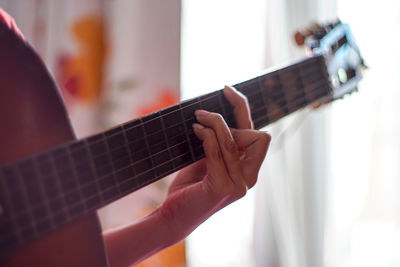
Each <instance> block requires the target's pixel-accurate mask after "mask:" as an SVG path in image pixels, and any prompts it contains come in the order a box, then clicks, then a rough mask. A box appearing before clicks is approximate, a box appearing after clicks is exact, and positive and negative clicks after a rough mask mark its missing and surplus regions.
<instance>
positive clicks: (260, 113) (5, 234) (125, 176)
mask: <svg viewBox="0 0 400 267" xmlns="http://www.w3.org/2000/svg"><path fill="white" fill-rule="evenodd" d="M234 86H235V87H236V88H237V89H238V90H239V91H241V92H242V93H243V94H244V95H246V96H247V98H248V100H249V105H250V109H251V115H252V118H253V121H254V124H255V127H256V128H257V129H259V128H261V127H263V126H265V125H268V124H270V123H272V122H274V121H276V120H279V119H280V118H282V117H284V116H286V115H288V114H290V113H292V112H294V111H296V110H298V109H301V108H303V107H305V106H307V105H308V104H310V103H313V102H315V101H317V100H318V99H321V98H322V97H325V96H328V95H330V94H331V86H330V82H329V79H328V74H327V71H326V65H325V60H324V57H323V56H316V57H311V58H307V59H304V60H302V61H299V62H297V63H295V64H291V65H290V66H287V67H284V68H281V69H279V70H276V71H273V72H269V73H267V74H264V75H261V76H259V77H256V78H254V79H251V80H248V81H246V82H243V83H239V84H236V85H234ZM197 109H206V110H209V111H213V112H218V113H220V114H222V115H223V117H224V118H225V120H226V122H227V124H228V125H229V126H231V127H234V126H235V120H234V116H233V111H232V107H231V105H230V104H229V103H228V101H227V100H226V99H225V98H224V96H223V93H222V90H219V91H215V92H213V93H210V94H206V95H204V96H200V97H197V98H194V99H190V100H187V101H184V102H181V103H179V104H177V105H174V106H171V107H168V108H166V109H163V110H160V111H158V112H155V113H152V114H149V115H147V116H144V117H141V118H139V119H135V120H133V121H130V122H127V123H125V124H122V125H119V126H117V127H115V128H113V129H110V130H107V131H105V132H103V133H99V134H96V135H94V136H91V137H88V138H84V139H81V140H77V141H74V142H71V143H68V144H64V145H61V146H58V147H55V148H53V149H51V150H49V151H45V152H42V153H40V154H37V155H33V156H31V157H29V158H26V159H23V160H21V161H19V162H17V163H13V164H10V165H7V166H4V167H2V168H1V169H0V232H1V235H0V253H1V252H4V251H6V250H12V249H14V248H16V247H19V246H21V245H23V244H26V243H27V242H30V241H33V240H36V239H38V238H40V237H41V236H43V235H44V234H45V233H47V232H50V231H52V230H54V229H57V228H59V227H61V226H62V225H65V224H66V223H68V222H70V221H72V220H73V219H74V218H76V217H78V216H81V215H83V214H86V213H88V212H92V211H94V210H96V209H98V208H100V207H103V206H105V205H107V204H108V203H110V202H112V201H114V200H116V199H118V198H121V197H123V196H125V195H127V194H129V193H131V192H133V191H135V190H137V189H139V188H141V187H143V186H145V185H147V184H150V183H152V182H154V181H156V180H159V179H160V178H162V177H164V176H166V175H168V174H171V173H173V172H175V171H177V170H179V169H181V168H183V167H185V166H187V165H189V164H191V163H193V162H195V161H197V160H199V159H201V158H203V157H204V151H203V149H202V145H201V142H200V141H199V140H198V139H197V138H196V136H195V135H194V133H193V130H192V124H193V123H194V122H195V117H194V111H195V110H197Z"/></svg>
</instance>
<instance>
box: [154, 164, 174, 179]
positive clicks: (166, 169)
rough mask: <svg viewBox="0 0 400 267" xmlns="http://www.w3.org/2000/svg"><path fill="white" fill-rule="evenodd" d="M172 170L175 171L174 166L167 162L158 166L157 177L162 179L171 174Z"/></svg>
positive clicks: (156, 169)
mask: <svg viewBox="0 0 400 267" xmlns="http://www.w3.org/2000/svg"><path fill="white" fill-rule="evenodd" d="M172 170H174V165H173V164H172V162H165V163H163V164H161V165H158V166H157V167H156V168H155V172H156V177H157V178H161V177H163V176H165V175H168V174H169V173H171V171H172Z"/></svg>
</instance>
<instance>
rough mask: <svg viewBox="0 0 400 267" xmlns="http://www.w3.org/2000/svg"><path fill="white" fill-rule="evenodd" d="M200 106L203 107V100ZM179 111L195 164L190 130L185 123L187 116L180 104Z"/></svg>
mask: <svg viewBox="0 0 400 267" xmlns="http://www.w3.org/2000/svg"><path fill="white" fill-rule="evenodd" d="M197 99H199V98H197ZM200 106H202V103H201V100H200ZM179 111H180V112H179V114H180V115H181V119H182V122H183V127H184V128H185V137H186V141H187V142H188V144H189V149H190V155H191V156H192V162H195V161H196V157H195V155H194V152H193V148H192V145H191V144H190V138H189V134H188V129H187V126H186V123H184V122H185V116H184V115H183V111H182V105H181V104H179Z"/></svg>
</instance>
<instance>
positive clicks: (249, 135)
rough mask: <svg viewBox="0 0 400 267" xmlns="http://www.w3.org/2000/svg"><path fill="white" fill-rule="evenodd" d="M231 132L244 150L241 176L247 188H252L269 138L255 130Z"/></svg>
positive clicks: (234, 130)
mask: <svg viewBox="0 0 400 267" xmlns="http://www.w3.org/2000/svg"><path fill="white" fill-rule="evenodd" d="M231 130H232V136H233V138H234V139H235V142H236V143H237V145H238V146H239V147H241V148H243V149H244V150H245V155H244V158H242V166H243V175H244V177H246V183H247V186H248V188H251V187H253V186H254V184H255V183H256V181H257V176H258V172H259V170H260V167H261V164H262V162H263V161H264V158H265V155H266V153H267V151H268V148H269V144H270V142H271V136H270V135H269V134H268V133H266V132H261V131H255V130H236V129H231Z"/></svg>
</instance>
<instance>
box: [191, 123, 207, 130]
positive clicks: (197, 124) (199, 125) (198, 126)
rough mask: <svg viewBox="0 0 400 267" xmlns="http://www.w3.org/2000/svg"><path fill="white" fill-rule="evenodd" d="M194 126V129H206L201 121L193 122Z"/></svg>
mask: <svg viewBox="0 0 400 267" xmlns="http://www.w3.org/2000/svg"><path fill="white" fill-rule="evenodd" d="M192 127H193V129H194V130H202V129H204V126H203V125H201V124H200V123H196V122H195V123H193V124H192Z"/></svg>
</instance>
